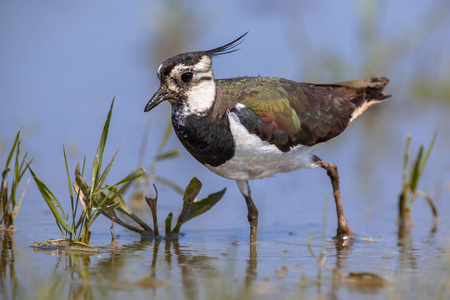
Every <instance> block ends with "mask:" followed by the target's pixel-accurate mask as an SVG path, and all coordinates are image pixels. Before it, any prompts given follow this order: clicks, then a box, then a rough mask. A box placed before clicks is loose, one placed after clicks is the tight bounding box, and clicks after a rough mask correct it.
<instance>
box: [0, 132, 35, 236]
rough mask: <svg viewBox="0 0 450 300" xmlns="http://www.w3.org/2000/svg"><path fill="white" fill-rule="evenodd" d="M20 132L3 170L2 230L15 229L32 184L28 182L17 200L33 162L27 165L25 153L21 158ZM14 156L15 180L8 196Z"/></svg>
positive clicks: (1, 195)
mask: <svg viewBox="0 0 450 300" xmlns="http://www.w3.org/2000/svg"><path fill="white" fill-rule="evenodd" d="M20 131H21V130H19V132H18V133H17V135H16V139H15V140H14V144H13V146H12V147H11V151H10V152H9V155H8V158H7V160H6V164H5V168H4V169H3V172H2V185H1V186H0V211H1V216H0V230H13V229H14V220H15V219H16V217H17V214H18V213H19V209H20V205H21V204H22V200H23V197H24V195H25V191H26V189H27V186H28V183H29V182H30V180H28V181H27V183H26V184H25V187H24V189H23V191H22V194H21V195H20V197H19V199H16V195H17V189H18V186H19V183H20V181H21V180H22V177H23V175H24V174H25V171H26V170H27V168H28V164H30V163H31V161H30V162H29V163H28V164H27V163H26V158H27V154H28V153H25V155H24V156H23V157H22V159H20V158H19V157H20V144H21V140H20ZM14 154H15V159H14V171H13V178H12V183H11V186H10V194H9V195H8V182H7V181H6V177H7V175H8V173H9V172H10V171H11V168H10V164H11V161H12V159H13V156H14Z"/></svg>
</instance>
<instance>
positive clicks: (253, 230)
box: [236, 180, 258, 244]
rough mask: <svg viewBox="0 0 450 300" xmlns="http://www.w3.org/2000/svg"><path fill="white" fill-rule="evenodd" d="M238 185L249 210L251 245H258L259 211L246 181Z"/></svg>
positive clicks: (238, 181) (240, 181)
mask: <svg viewBox="0 0 450 300" xmlns="http://www.w3.org/2000/svg"><path fill="white" fill-rule="evenodd" d="M236 183H237V185H238V187H239V190H240V191H241V193H242V195H243V196H244V198H245V202H246V203H247V208H248V215H247V217H248V222H249V223H250V244H256V243H257V241H256V234H257V232H258V209H257V208H256V206H255V203H253V199H252V195H251V191H250V187H249V185H248V181H246V180H236Z"/></svg>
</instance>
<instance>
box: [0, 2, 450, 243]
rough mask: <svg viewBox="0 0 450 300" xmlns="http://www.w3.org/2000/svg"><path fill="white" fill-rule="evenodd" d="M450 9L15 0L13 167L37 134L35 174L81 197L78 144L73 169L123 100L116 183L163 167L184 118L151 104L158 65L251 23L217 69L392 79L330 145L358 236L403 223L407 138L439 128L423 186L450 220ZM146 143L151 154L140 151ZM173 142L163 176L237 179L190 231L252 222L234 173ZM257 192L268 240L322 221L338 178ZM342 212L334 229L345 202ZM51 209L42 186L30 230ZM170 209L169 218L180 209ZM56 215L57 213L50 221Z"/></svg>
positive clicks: (1, 108)
mask: <svg viewBox="0 0 450 300" xmlns="http://www.w3.org/2000/svg"><path fill="white" fill-rule="evenodd" d="M449 15H450V2H449V1H446V0H430V1H406V0H401V1H400V0H399V1H387V0H386V1H371V0H363V1H361V0H358V1H356V0H354V1H245V2H244V1H205V0H202V1H200V0H193V1H181V0H169V1H139V0H136V1H131V2H130V1H128V2H124V1H110V0H108V1H106V0H95V1H70V2H67V1H33V2H31V1H23V0H14V1H12V0H3V1H1V2H0V40H1V42H0V162H1V163H2V164H3V162H4V161H5V160H6V157H5V156H6V155H7V153H8V152H9V149H10V147H11V145H12V143H13V141H14V138H15V135H16V133H17V131H18V130H19V129H20V128H22V127H23V130H22V140H23V144H22V151H28V152H29V157H34V161H33V163H32V167H33V169H34V171H35V172H36V174H37V175H38V176H39V177H40V178H41V179H42V180H43V181H44V182H45V183H46V184H47V186H48V187H49V188H50V189H51V190H52V191H53V193H54V194H55V195H56V196H57V197H59V198H64V197H67V198H68V193H67V181H66V178H65V170H64V159H63V152H62V148H63V145H64V146H65V148H66V150H67V152H68V159H69V168H70V169H71V170H74V168H75V166H76V164H77V163H78V162H82V161H83V158H84V155H86V156H87V166H90V165H91V164H92V159H93V157H94V155H95V151H96V148H97V145H98V141H99V139H100V135H101V130H102V126H103V124H104V121H105V118H106V115H107V112H108V109H109V106H110V103H111V100H112V99H113V97H115V106H114V111H113V115H112V121H111V127H110V135H109V139H108V143H107V150H106V154H105V157H106V158H107V159H109V157H111V156H112V155H113V154H114V152H115V151H116V150H117V149H118V148H119V147H120V145H122V143H123V146H122V148H121V150H120V152H119V154H118V156H117V158H116V161H115V164H114V167H113V169H112V173H111V175H110V176H111V178H110V180H111V182H114V181H116V180H119V179H121V178H123V177H124V176H125V175H126V174H128V173H129V172H131V171H132V170H134V169H136V168H138V167H141V166H143V167H144V168H145V169H148V168H149V166H150V164H151V162H152V159H153V157H154V155H155V151H156V149H157V146H158V145H159V143H160V140H161V138H162V136H163V132H164V129H165V128H166V124H167V122H168V119H169V116H170V105H169V104H168V103H164V104H162V105H160V106H159V107H158V108H157V109H155V110H152V111H151V113H144V106H145V105H146V103H147V101H148V100H149V99H150V97H151V96H152V95H153V93H154V92H156V90H157V89H158V86H159V82H158V80H157V77H156V69H157V68H158V66H159V64H160V63H161V62H162V61H163V60H165V59H167V58H169V57H171V56H173V55H176V54H178V53H181V52H188V51H195V50H207V49H211V48H214V47H218V46H220V45H223V44H225V43H228V42H230V41H232V40H234V39H235V38H237V37H238V36H240V35H241V34H242V33H244V32H246V31H249V34H248V35H247V36H246V37H245V40H244V42H243V43H242V44H241V45H240V48H241V49H240V50H239V51H238V52H235V53H232V54H229V55H226V56H220V57H217V58H216V59H215V61H214V65H213V67H214V74H215V77H216V78H227V77H236V76H245V75H247V76H257V75H261V76H277V77H284V78H288V79H292V80H296V81H307V82H318V83H325V82H338V81H345V80H352V79H362V78H365V77H371V76H387V77H389V78H390V79H391V83H390V84H389V86H388V87H387V89H386V90H387V93H390V94H393V97H392V98H391V99H389V100H388V101H387V102H385V103H383V104H382V105H379V106H377V107H373V108H371V109H370V110H369V111H368V112H366V113H365V114H364V116H362V117H361V118H360V119H358V120H357V121H356V122H354V123H353V124H352V125H351V126H350V127H349V128H348V129H347V131H346V132H345V133H344V134H342V135H341V136H340V137H338V138H336V139H334V140H333V141H331V142H330V143H327V145H325V146H323V147H322V148H320V149H319V150H318V151H317V153H316V154H317V155H319V156H320V157H321V158H323V159H324V160H326V161H330V162H333V163H335V164H337V165H338V167H339V171H340V175H341V190H342V194H343V198H344V207H345V210H346V216H347V218H348V219H349V220H350V225H351V227H352V228H353V231H355V232H357V233H359V234H364V233H369V234H373V233H374V229H373V228H374V227H375V228H377V226H379V225H380V224H384V225H386V226H387V228H388V230H395V218H396V215H397V197H398V194H399V193H400V189H401V167H402V156H403V150H404V144H405V138H406V135H407V134H408V133H411V134H412V144H411V151H412V154H415V153H416V151H417V149H418V147H419V145H420V144H426V145H427V144H428V143H429V141H430V140H431V137H432V135H433V133H434V131H435V130H436V128H437V127H438V126H439V135H438V138H437V142H436V145H435V149H434V150H433V153H432V155H431V158H430V161H429V164H428V166H427V169H426V170H425V174H424V177H423V179H422V181H421V183H420V188H421V189H423V190H425V191H426V192H429V193H431V194H432V195H433V197H434V199H435V201H436V206H437V207H438V209H439V208H440V209H441V215H445V214H446V213H447V215H448V213H449V205H446V204H445V203H447V202H448V201H446V200H448V199H449V186H448V185H449V182H450V173H449V171H448V170H449V167H450V158H449V146H450V145H449V140H450V139H449V137H450V135H449V128H450V121H449V116H450V114H449V113H450V107H449V105H450V56H449V55H448V53H450V18H448V16H449ZM149 124H150V125H149ZM149 126H150V127H149ZM146 128H150V129H149V131H148V134H147V131H146ZM147 135H148V140H145V139H144V137H145V136H147ZM143 140H144V143H145V146H146V150H145V156H144V157H141V158H139V152H140V149H141V147H142V143H143ZM167 149H179V150H180V151H181V154H180V157H178V158H176V159H172V160H167V161H165V162H161V163H160V164H159V165H158V167H157V169H156V173H157V174H158V175H160V176H163V177H167V178H170V179H171V180H173V181H175V182H176V183H177V184H179V185H180V186H182V187H185V186H187V184H188V183H189V180H190V179H191V178H192V177H193V176H196V177H197V178H198V179H200V181H202V182H203V184H204V187H203V190H202V192H201V196H206V195H208V194H209V193H212V192H216V191H218V190H220V189H222V188H223V187H227V188H228V190H227V193H226V194H225V196H224V199H223V200H222V201H221V202H219V204H217V206H216V207H214V208H213V209H212V210H211V212H209V213H208V214H206V215H205V216H202V217H200V218H198V220H193V221H192V222H189V223H191V224H189V223H188V224H186V225H185V228H184V229H187V228H204V227H207V228H236V227H239V228H247V219H246V215H247V210H246V206H245V202H244V200H243V198H242V196H241V195H240V193H239V191H238V189H237V187H236V186H235V183H234V182H232V181H229V180H226V179H223V178H220V177H218V176H216V175H213V174H212V173H210V172H209V171H208V170H206V168H204V167H203V166H201V165H200V164H199V163H197V162H196V161H195V160H194V159H193V158H192V157H191V156H190V155H189V154H188V153H187V152H186V151H185V150H184V149H183V147H182V145H181V144H180V143H179V142H178V140H177V139H176V137H175V136H174V135H172V136H171V138H170V140H169V144H168V146H167ZM26 177H27V176H26ZM23 182H24V183H25V181H23ZM251 187H252V189H253V195H254V200H255V202H256V205H257V207H258V208H259V210H260V226H261V227H262V230H260V237H261V238H264V228H268V227H270V226H273V225H276V224H281V225H282V226H287V225H295V226H306V225H311V224H320V223H321V214H322V202H323V201H322V200H323V197H324V193H325V192H328V193H329V194H330V195H332V191H331V184H330V183H329V179H328V177H327V176H326V174H325V172H324V171H323V170H319V169H315V170H300V171H297V172H294V173H290V174H281V175H277V176H276V177H275V178H272V179H264V180H258V181H255V182H252V183H251ZM158 188H159V190H160V198H159V205H160V207H162V208H163V209H167V210H176V209H180V208H181V201H182V200H181V197H180V196H178V195H177V194H176V193H174V192H173V191H171V190H170V189H169V188H167V187H164V186H162V185H158ZM152 192H153V191H151V190H149V191H148V195H151V194H152ZM68 200H69V199H67V201H68ZM422 205H423V207H422ZM416 206H418V208H417V209H416V212H417V216H415V217H414V219H415V220H416V221H417V222H430V227H431V213H429V210H428V208H426V205H425V204H423V201H418V202H417V203H416ZM421 208H424V209H421ZM328 209H329V210H330V213H329V217H328V221H329V224H328V226H327V230H328V231H329V235H331V234H333V233H334V230H335V213H334V204H331V203H330V205H329V206H328ZM44 212H48V209H47V207H46V204H45V202H44V201H43V200H42V197H41V196H40V194H39V192H38V190H37V188H36V186H35V184H34V183H33V182H31V183H30V185H29V187H28V191H27V194H26V196H25V200H24V203H23V205H22V208H21V212H20V213H19V217H18V219H17V222H16V223H17V226H19V227H20V222H22V221H21V220H24V219H28V218H33V216H34V217H35V218H36V219H39V220H42V216H43V213H44ZM162 214H163V215H162V217H161V218H160V220H164V218H165V216H166V212H162ZM368 220H369V221H371V222H368ZM48 222H53V221H52V218H51V217H50V216H48ZM108 224H109V222H108ZM378 228H379V227H378ZM445 230H446V229H444V231H445ZM93 236H95V232H94V235H93ZM49 238H50V237H49Z"/></svg>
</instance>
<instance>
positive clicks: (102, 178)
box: [97, 144, 123, 188]
mask: <svg viewBox="0 0 450 300" xmlns="http://www.w3.org/2000/svg"><path fill="white" fill-rule="evenodd" d="M122 145H123V144H122ZM122 145H121V146H120V147H119V149H117V151H116V153H114V155H113V157H112V158H111V160H110V162H109V163H108V166H106V168H105V170H104V171H103V173H102V175H101V176H100V179H99V180H98V183H97V188H101V187H102V186H103V184H104V183H105V180H106V177H107V176H108V174H109V171H111V168H112V165H113V163H114V160H115V159H116V156H117V153H119V151H120V148H122Z"/></svg>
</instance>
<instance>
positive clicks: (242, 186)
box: [144, 31, 391, 244]
mask: <svg viewBox="0 0 450 300" xmlns="http://www.w3.org/2000/svg"><path fill="white" fill-rule="evenodd" d="M247 33H248V31H247V32H246V33H244V34H242V35H241V36H239V37H238V38H237V39H235V40H234V41H232V42H230V43H228V44H225V45H223V46H220V47H217V48H213V49H211V50H206V51H194V52H186V53H181V54H178V55H176V56H173V57H171V58H168V59H167V60H165V61H164V62H163V63H162V64H161V65H160V66H159V68H158V70H157V76H158V79H159V81H160V86H159V89H158V90H157V92H156V93H155V94H154V95H153V96H152V97H151V99H150V100H149V101H148V103H147V105H146V106H145V109H144V111H145V112H148V111H150V110H152V109H153V108H155V107H156V106H157V105H159V104H160V103H162V102H164V101H168V102H169V103H170V104H171V108H172V110H171V118H172V124H173V128H174V131H175V133H176V135H177V137H178V139H179V140H180V142H181V144H182V145H183V146H184V147H185V148H186V150H187V151H188V152H189V153H190V154H191V155H192V156H193V157H194V158H195V159H196V160H197V161H199V162H200V163H201V164H203V165H204V166H205V167H206V168H207V169H209V170H210V171H212V172H213V173H215V174H217V175H219V176H222V177H224V178H227V179H231V180H235V181H236V183H237V186H238V188H239V190H240V192H241V194H242V195H243V197H244V199H245V201H246V204H247V209H248V215H247V218H248V222H249V225H250V244H256V243H257V228H258V209H257V208H256V205H255V203H254V201H253V199H252V195H251V190H250V186H249V183H248V182H249V181H250V180H255V179H261V178H266V177H272V176H274V175H275V174H277V173H285V172H291V171H294V170H297V169H300V168H315V167H321V168H323V169H325V170H326V171H327V175H328V176H329V178H330V180H331V184H332V188H333V196H334V200H335V203H336V212H337V221H338V227H337V235H336V237H334V238H335V239H336V240H337V241H343V242H345V241H348V240H351V239H353V238H354V234H353V231H352V230H351V229H350V227H349V225H348V222H347V219H346V218H345V216H344V210H343V204H342V197H341V193H340V187H339V174H338V169H337V166H336V165H335V164H333V163H329V162H326V161H324V160H322V159H321V158H319V157H318V156H316V155H314V154H313V152H314V151H315V150H316V149H317V148H318V147H319V146H321V145H322V144H324V143H326V142H327V141H329V140H331V139H333V138H334V137H336V136H338V135H339V134H341V133H342V132H343V131H344V130H345V129H346V127H347V126H348V125H349V124H350V123H352V122H353V121H354V120H355V119H356V118H357V117H359V116H360V115H361V114H362V113H363V112H364V111H365V110H366V109H367V108H369V107H370V106H372V105H375V104H378V103H380V102H383V101H384V100H385V99H387V98H389V97H390V96H391V95H386V94H385V93H384V92H383V89H384V87H385V86H386V85H387V84H388V83H389V79H388V78H386V77H378V78H369V79H363V80H353V81H346V82H340V83H333V84H316V83H305V82H296V81H293V80H289V79H284V78H278V77H261V76H256V77H247V76H245V77H241V76H239V77H235V78H227V79H215V78H214V74H213V69H212V59H213V58H215V57H217V56H220V55H224V54H229V53H233V52H235V51H237V50H239V49H238V48H237V46H238V45H240V44H241V42H242V41H243V38H244V36H245V35H246V34H247Z"/></svg>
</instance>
